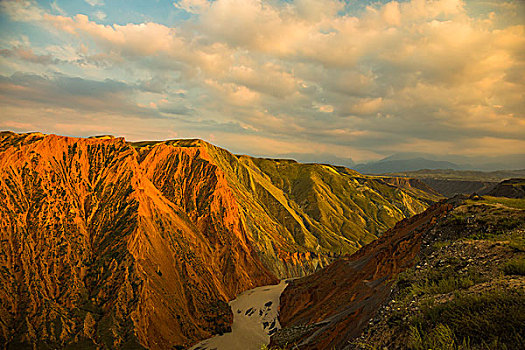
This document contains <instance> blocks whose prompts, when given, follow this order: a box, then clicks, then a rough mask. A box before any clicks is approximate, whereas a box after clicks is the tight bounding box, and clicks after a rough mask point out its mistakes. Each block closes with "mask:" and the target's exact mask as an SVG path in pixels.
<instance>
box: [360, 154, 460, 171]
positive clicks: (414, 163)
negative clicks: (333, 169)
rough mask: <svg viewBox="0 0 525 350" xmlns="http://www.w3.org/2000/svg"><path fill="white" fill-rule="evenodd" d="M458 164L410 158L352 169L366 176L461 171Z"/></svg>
mask: <svg viewBox="0 0 525 350" xmlns="http://www.w3.org/2000/svg"><path fill="white" fill-rule="evenodd" d="M461 168H462V167H461V166H460V165H458V164H455V163H451V162H447V161H439V160H430V159H426V158H421V157H418V158H410V159H392V158H391V157H388V158H385V159H382V160H380V161H377V162H371V163H365V164H357V165H355V166H352V169H354V170H357V171H359V172H361V173H364V174H384V173H393V172H402V171H414V170H420V169H456V170H457V169H461Z"/></svg>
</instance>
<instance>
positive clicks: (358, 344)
mask: <svg viewBox="0 0 525 350" xmlns="http://www.w3.org/2000/svg"><path fill="white" fill-rule="evenodd" d="M433 237H434V238H435V239H432V240H428V241H427V242H426V245H425V244H424V245H423V247H422V252H421V254H420V257H419V260H418V261H417V263H416V265H415V266H414V267H413V268H411V269H408V270H406V271H405V272H403V273H402V274H400V275H399V276H398V277H397V281H396V282H395V284H394V286H393V290H394V291H393V293H392V294H391V298H390V300H389V301H388V302H387V303H386V304H384V305H383V307H382V308H381V310H380V311H379V315H378V316H377V317H376V318H374V319H373V320H371V321H370V324H369V326H368V328H367V329H366V330H365V332H364V334H363V335H362V337H361V338H359V339H357V340H356V341H355V342H354V344H353V345H352V347H351V348H358V349H382V348H383V347H384V346H388V348H389V349H405V348H408V349H523V348H524V347H525V336H524V334H525V199H523V198H522V199H509V198H501V197H482V198H480V197H476V198H473V199H469V200H467V201H465V202H464V203H463V204H462V205H460V206H458V207H456V208H455V209H454V210H453V211H452V212H451V213H450V215H449V216H448V217H447V218H446V219H445V220H444V221H443V222H441V223H439V224H438V225H436V227H435V228H434V234H433Z"/></svg>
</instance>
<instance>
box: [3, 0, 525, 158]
mask: <svg viewBox="0 0 525 350" xmlns="http://www.w3.org/2000/svg"><path fill="white" fill-rule="evenodd" d="M524 24H525V2H523V1H519V0H517V1H510V0H509V1H501V0H494V1H491V0H476V1H460V0H434V1H424V0H412V1H364V0H362V1H357V0H347V1H337V0H324V1H316V0H287V1H283V0H281V1H279V0H268V1H260V0H215V1H207V0H180V1H175V2H174V1H162V0H157V1H154V0H149V1H146V0H144V1H137V0H55V1H33V0H0V33H1V34H0V35H1V36H0V129H7V130H13V131H19V132H23V131H34V130H38V131H43V132H46V133H57V134H61V135H73V136H89V135H96V134H113V135H117V136H124V137H126V138H127V139H129V140H144V139H169V138H189V137H198V138H203V139H205V140H208V141H211V142H213V143H215V144H217V145H220V146H223V147H226V148H228V149H230V150H232V151H234V152H241V153H248V154H252V155H264V156H275V155H280V154H286V153H319V154H331V155H333V156H336V157H350V158H352V159H354V160H356V161H361V160H370V159H378V158H382V157H383V156H387V155H389V154H392V153H395V152H427V153H434V154H441V155H446V154H464V155H472V156H479V155H490V156H500V155H507V154H512V153H522V152H523V150H524V149H525V136H524V135H525V115H524V111H525V99H524V92H525V25H524Z"/></svg>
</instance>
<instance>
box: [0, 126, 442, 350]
mask: <svg viewBox="0 0 525 350" xmlns="http://www.w3.org/2000/svg"><path fill="white" fill-rule="evenodd" d="M439 198H440V197H439V196H438V195H437V194H435V193H433V192H432V191H431V190H430V189H428V187H426V186H425V185H424V184H422V183H421V182H419V181H418V180H414V179H405V178H399V179H398V178H391V177H371V176H364V175H361V174H359V173H357V172H355V171H353V170H350V169H348V168H345V167H337V166H331V165H321V164H301V163H297V162H295V161H291V160H276V159H262V158H253V157H248V156H237V155H234V154H231V153H230V152H228V151H226V150H224V149H221V148H219V147H216V146H213V145H211V144H208V143H206V142H204V141H201V140H171V141H165V142H133V143H130V142H126V141H125V140H124V139H123V138H113V137H110V136H100V137H95V138H89V139H80V138H71V137H62V136H56V135H43V134H40V133H29V134H15V133H12V132H2V133H0V248H1V250H0V271H1V272H0V295H1V299H2V302H1V303H0V343H2V344H4V345H5V346H6V347H7V348H28V347H29V348H64V347H68V346H69V347H79V348H116V349H118V348H125V349H129V348H134V349H141V348H150V349H167V348H169V349H171V348H176V349H178V348H185V347H188V346H190V345H192V344H194V343H196V342H197V341H198V340H201V339H204V338H207V337H209V336H211V335H212V334H220V333H223V332H225V331H228V330H229V327H230V324H231V322H232V317H233V315H232V311H231V310H230V308H229V306H228V304H227V302H228V301H230V300H231V299H233V298H235V297H236V296H237V295H238V294H239V293H241V292H243V291H245V290H247V289H251V288H254V287H256V286H261V285H267V284H273V283H277V281H278V279H279V278H283V277H300V276H304V275H307V274H310V273H312V272H314V271H316V270H317V269H319V268H321V267H323V266H326V265H327V264H329V263H330V262H331V261H333V260H334V258H335V257H337V256H339V255H340V254H346V253H352V252H355V251H356V250H358V249H359V248H360V247H362V246H363V245H366V244H368V243H370V242H371V241H373V240H375V239H376V238H377V237H378V236H381V235H382V234H383V233H384V232H385V231H387V230H388V229H389V228H391V227H392V226H394V225H395V223H396V222H398V221H399V220H401V219H403V218H406V217H410V216H412V215H414V214H417V213H420V212H422V211H424V210H425V209H426V208H427V207H428V206H429V205H431V204H432V203H433V202H434V201H436V200H438V199H439ZM6 344H7V345H6Z"/></svg>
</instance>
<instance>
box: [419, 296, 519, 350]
mask: <svg viewBox="0 0 525 350" xmlns="http://www.w3.org/2000/svg"><path fill="white" fill-rule="evenodd" d="M411 323H412V324H411V328H410V337H409V339H410V340H409V347H410V348H411V349H469V348H471V347H480V346H481V347H483V348H489V349H490V348H498V349H523V348H525V338H524V336H523V334H525V292H524V291H522V290H506V291H503V290H496V291H489V292H485V293H483V294H480V295H460V296H457V297H456V298H454V299H453V300H451V301H449V302H446V303H443V304H439V305H431V306H427V307H425V308H424V309H422V313H421V314H420V315H418V316H416V317H414V318H413V319H412V320H411Z"/></svg>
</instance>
